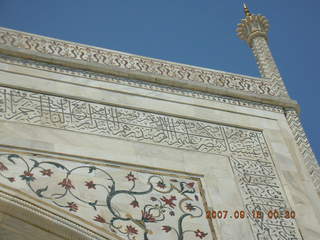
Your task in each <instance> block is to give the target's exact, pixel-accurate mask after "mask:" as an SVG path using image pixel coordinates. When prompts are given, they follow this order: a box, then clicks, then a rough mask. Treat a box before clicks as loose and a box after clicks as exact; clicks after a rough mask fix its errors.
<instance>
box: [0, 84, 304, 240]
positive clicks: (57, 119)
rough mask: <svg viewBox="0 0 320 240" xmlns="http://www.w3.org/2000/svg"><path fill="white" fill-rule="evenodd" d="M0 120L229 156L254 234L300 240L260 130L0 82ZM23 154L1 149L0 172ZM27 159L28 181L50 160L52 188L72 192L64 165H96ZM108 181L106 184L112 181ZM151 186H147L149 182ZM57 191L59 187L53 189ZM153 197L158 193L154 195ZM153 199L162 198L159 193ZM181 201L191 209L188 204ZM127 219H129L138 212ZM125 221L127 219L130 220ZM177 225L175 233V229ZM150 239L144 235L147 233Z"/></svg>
mask: <svg viewBox="0 0 320 240" xmlns="http://www.w3.org/2000/svg"><path fill="white" fill-rule="evenodd" d="M0 119H1V120H3V121H15V122H21V123H27V124H32V125H39V126H45V127H53V128H59V129H63V130H71V131H77V132H80V133H90V134H97V135H101V136H106V137H116V138H122V139H126V140H132V141H139V142H144V143H152V144H159V145H163V146H166V147H173V148H180V149H185V150H191V151H200V152H206V153H214V154H221V155H224V156H226V155H227V156H230V164H231V166H232V169H233V172H234V174H235V175H236V176H237V179H238V184H239V188H240V190H241V196H242V199H243V202H244V204H245V207H246V213H247V214H248V216H249V221H250V223H251V227H252V229H253V233H254V236H255V239H257V240H260V239H265V240H274V239H277V240H280V239H281V240H292V239H296V240H299V239H301V237H300V234H299V231H298V229H297V226H296V223H295V220H294V219H291V218H289V219H287V218H285V217H284V216H283V214H284V213H285V212H286V211H291V210H292V209H291V208H290V206H289V204H288V202H287V200H286V196H285V194H284V191H283V189H282V186H281V184H280V181H279V177H278V175H277V173H276V171H275V169H274V166H273V162H272V158H271V154H270V151H269V150H268V147H267V143H266V141H265V139H264V137H263V134H262V132H260V131H254V130H249V129H243V128H236V127H231V126H225V125H221V124H213V123H208V122H201V121H196V120H190V119H184V118H177V117H172V116H168V115H160V114H155V113H150V112H144V111H138V110H132V109H126V108H120V107H114V106H109V105H106V104H104V105H103V104H96V103H91V102H85V101H81V100H76V99H71V98H65V97H58V96H51V95H46V94H40V93H33V92H29V91H22V90H17V89H10V88H4V87H1V88H0ZM214 154H212V156H213V157H214ZM25 158H30V157H28V156H27V157H25V156H21V155H18V156H13V157H12V156H11V157H9V156H8V155H4V160H3V161H4V162H2V164H3V166H2V171H3V174H5V171H7V169H9V168H8V166H7V165H6V164H11V165H12V166H13V167H14V165H15V163H13V162H12V161H10V159H11V160H13V161H14V162H16V161H18V160H19V161H20V160H21V159H25ZM32 159H33V160H31V158H30V159H29V160H30V161H29V160H28V161H29V163H28V164H29V165H28V164H25V165H26V166H27V165H28V166H29V167H27V169H26V170H24V171H22V173H21V175H20V178H21V180H23V181H29V182H31V181H32V180H35V179H34V178H36V179H37V178H39V177H42V176H44V175H41V174H44V173H46V174H51V172H53V170H52V169H51V168H49V165H50V164H51V165H52V166H51V165H50V167H53V168H57V170H59V171H62V172H63V171H65V174H67V175H65V177H63V178H61V179H62V180H61V179H60V180H61V181H59V182H58V183H57V184H56V185H55V188H54V189H56V190H58V189H60V188H63V187H64V188H68V189H66V190H70V191H73V190H74V189H76V188H78V187H76V185H74V184H73V181H72V179H71V177H72V174H71V172H73V171H75V172H76V170H72V169H82V170H81V171H85V169H86V170H87V172H89V173H90V171H92V172H93V171H98V170H97V169H94V168H93V167H91V168H90V166H83V167H80V166H73V167H66V168H64V167H60V166H62V165H63V163H62V162H61V163H59V164H58V163H56V165H55V164H54V163H55V162H56V161H55V160H52V161H51V160H50V162H51V163H50V164H49V163H48V161H47V160H45V159H38V160H37V159H35V158H32ZM21 161H22V163H23V162H24V161H26V162H27V160H26V159H25V160H21ZM42 161H44V162H45V163H43V164H44V165H46V166H45V167H43V169H41V170H40V169H39V171H43V173H42V172H41V174H40V173H39V174H40V175H39V176H36V175H35V173H33V172H31V171H30V169H31V168H32V166H33V167H34V168H39V167H40V166H41V165H42V163H41V162H42ZM48 164H49V165H48ZM49 169H51V171H49ZM66 169H67V170H66ZM77 171H78V170H77ZM101 174H103V172H101ZM5 176H6V177H4V180H6V181H7V183H9V182H11V181H10V180H13V179H11V177H12V176H9V175H8V176H7V175H5ZM126 176H127V178H128V179H131V180H135V178H141V179H142V178H143V177H142V176H139V177H137V176H138V175H136V174H135V173H133V171H132V172H128V173H127V175H126ZM45 177H47V175H45ZM42 178H43V177H42ZM110 179H111V177H110ZM159 179H160V178H159ZM85 181H87V183H86V184H87V185H85V186H82V188H83V187H88V188H89V186H90V187H91V188H94V187H93V186H95V184H96V183H95V180H94V179H92V180H90V179H89V180H85ZM91 181H92V182H91ZM110 181H111V184H112V180H110ZM159 181H160V180H159ZM159 181H158V182H159ZM129 182H130V181H129ZM145 183H148V184H149V185H150V184H151V182H150V181H148V180H147V179H145ZM32 184H33V183H32ZM52 184H54V182H52ZM186 184H188V182H186ZM151 185H152V184H151ZM151 185H150V186H149V187H150V188H151ZM163 185H166V186H167V182H165V181H164V180H163V182H161V181H160V183H159V184H156V186H157V187H159V188H161V186H163ZM182 185H183V184H182ZM30 186H33V185H30ZM36 186H37V188H33V189H34V191H32V192H34V194H36V195H37V196H39V195H40V196H39V197H41V196H45V192H46V191H47V190H48V189H49V187H48V189H46V186H43V185H41V187H40V185H39V186H38V185H36ZM152 186H153V185H152ZM73 187H74V188H73ZM154 187H155V186H153V187H152V189H153V188H154ZM131 188H132V186H131ZM178 189H179V188H178ZM60 190H61V189H60ZM153 190H155V189H153ZM180 190H181V189H180ZM126 191H129V192H130V191H134V190H133V188H132V189H130V187H129V190H128V189H127V190H126ZM146 191H147V190H146ZM183 191H184V190H183ZM54 194H55V193H54ZM57 194H64V193H61V192H59V193H57ZM77 194H79V193H77ZM129 195H130V194H129ZM75 196H78V195H75ZM176 198H177V197H176ZM79 199H82V198H79ZM79 199H77V200H79ZM157 199H158V200H159V198H157ZM170 199H171V200H170ZM177 199H178V198H177ZM82 200H83V199H82ZM135 200H136V201H137V202H138V204H139V206H140V202H139V200H138V199H132V202H131V203H132V204H130V205H132V206H134V205H137V203H136V202H135ZM50 201H52V199H50ZM84 201H87V200H84ZM160 201H162V200H161V199H160ZM163 201H164V202H168V204H169V202H170V203H171V202H174V200H173V198H171V195H170V196H169V195H168V196H166V197H165V198H164V197H163ZM133 202H134V203H133ZM82 203H83V202H82ZM85 203H87V204H89V203H90V204H91V205H93V206H92V208H94V207H96V205H95V204H97V203H98V202H95V199H92V200H90V201H87V202H85ZM54 204H55V203H54ZM59 204H60V205H61V207H62V208H65V209H67V210H69V211H70V212H74V211H73V210H78V209H79V206H78V205H77V204H76V203H75V200H71V199H69V200H68V201H67V202H64V203H59ZM75 204H76V205H75ZM90 204H89V205H90ZM158 206H159V204H158ZM188 206H189V205H188ZM192 206H193V205H192ZM188 208H189V209H191V206H189V207H188ZM70 209H71V210H70ZM187 210H188V209H187ZM275 210H276V211H278V212H279V214H282V215H281V216H282V217H281V218H280V219H270V217H268V216H267V214H268V213H269V212H270V211H275ZM118 211H119V210H118V209H117V210H115V211H114V213H115V214H118V213H119V212H118ZM252 211H260V212H261V213H263V216H264V217H262V218H259V219H256V218H255V217H254V216H252V215H250V214H252ZM121 216H122V215H121ZM131 216H133V215H131ZM142 216H143V215H142ZM100 217H102V218H100ZM100 217H99V216H97V218H96V219H97V220H94V221H98V220H99V221H106V218H104V217H103V216H102V215H101V214H100ZM127 218H129V217H127ZM102 219H104V220H102ZM134 219H135V221H136V220H137V219H138V218H134ZM146 219H147V218H146ZM138 220H139V219H138ZM138 220H137V223H140V225H141V226H144V227H145V229H148V228H147V227H146V226H145V225H146V222H145V223H144V224H143V223H142V222H141V221H142V220H141V219H140V220H139V221H140V222H139V221H138ZM99 221H98V222H99ZM132 221H133V220H132ZM164 226H165V227H163V229H162V230H163V231H164V232H165V233H166V232H167V231H168V233H169V231H171V229H173V228H172V226H171V225H164ZM132 227H134V226H133V225H132ZM129 228H130V229H129ZM136 230H137V228H136V227H135V230H134V229H133V228H131V227H128V228H126V229H125V230H122V231H123V232H125V233H126V234H128V233H129V232H131V233H132V234H134V233H135V232H136ZM149 230H150V229H148V231H144V233H146V232H149ZM197 230H198V229H196V230H192V231H193V232H194V234H195V235H197V234H198V236H200V235H202V236H203V237H205V236H206V235H205V234H206V233H208V230H205V231H204V230H201V229H200V228H199V231H197ZM179 231H180V230H179ZM179 231H178V235H179V234H180V235H181V233H180V232H179ZM190 231H191V230H190ZM174 232H175V231H174V230H173V231H172V232H170V234H173V235H174ZM182 232H183V231H182ZM139 233H140V231H139ZM196 237H197V236H196ZM150 239H152V238H151V237H150ZM166 239H168V238H166ZM173 239H175V238H173ZM177 239H180V238H177Z"/></svg>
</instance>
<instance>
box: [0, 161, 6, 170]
mask: <svg viewBox="0 0 320 240" xmlns="http://www.w3.org/2000/svg"><path fill="white" fill-rule="evenodd" d="M6 170H8V168H7V167H6V166H5V165H4V164H3V163H1V162H0V171H6Z"/></svg>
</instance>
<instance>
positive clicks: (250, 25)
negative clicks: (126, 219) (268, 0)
mask: <svg viewBox="0 0 320 240" xmlns="http://www.w3.org/2000/svg"><path fill="white" fill-rule="evenodd" d="M245 14H246V17H245V18H244V19H242V20H241V23H240V24H238V28H237V33H238V36H239V38H240V39H241V40H245V41H246V42H247V43H248V44H249V46H250V47H251V48H252V50H253V53H254V55H255V57H256V60H257V64H258V67H259V70H260V74H261V76H262V77H263V78H266V79H270V80H271V81H272V82H273V83H274V87H275V88H277V89H278V91H279V94H278V96H281V97H289V95H288V92H287V89H286V87H285V85H284V82H283V80H282V78H281V75H280V72H279V69H278V67H277V65H276V63H275V61H274V59H273V56H272V53H271V51H270V48H269V45H268V31H269V22H268V20H267V18H266V17H264V16H261V15H254V14H251V13H250V12H249V10H248V8H247V7H246V6H245Z"/></svg>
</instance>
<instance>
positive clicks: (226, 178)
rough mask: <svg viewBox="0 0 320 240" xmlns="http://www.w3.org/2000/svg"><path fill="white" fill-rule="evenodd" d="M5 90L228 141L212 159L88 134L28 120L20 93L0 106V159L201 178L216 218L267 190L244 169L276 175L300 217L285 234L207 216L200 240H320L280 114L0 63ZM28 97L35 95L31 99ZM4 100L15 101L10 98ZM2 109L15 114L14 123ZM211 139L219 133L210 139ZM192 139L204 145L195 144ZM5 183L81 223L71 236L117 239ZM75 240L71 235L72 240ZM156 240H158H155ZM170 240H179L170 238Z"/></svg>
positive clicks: (313, 202) (308, 186)
mask: <svg viewBox="0 0 320 240" xmlns="http://www.w3.org/2000/svg"><path fill="white" fill-rule="evenodd" d="M0 85H1V86H2V87H8V88H7V89H6V93H9V92H10V91H12V90H10V89H19V90H25V91H27V92H28V95H27V96H28V97H31V96H33V97H34V98H38V99H39V94H38V93H42V94H44V95H42V96H44V97H45V96H47V95H50V96H56V98H55V99H58V100H60V99H61V98H59V97H65V98H68V99H69V98H70V99H77V100H81V101H80V102H81V103H87V102H91V103H92V104H96V105H99V106H113V107H121V108H122V109H126V108H127V109H134V110H136V111H133V112H135V113H137V112H140V113H141V112H147V113H149V112H150V113H154V114H157V116H163V117H164V118H165V119H182V120H185V121H188V122H189V123H190V124H192V123H198V122H199V123H201V126H205V127H211V128H216V129H218V130H219V131H221V135H219V134H220V133H218V138H219V139H220V138H221V139H222V142H223V143H225V144H226V150H225V151H224V150H221V151H217V150H212V151H208V150H202V148H197V147H195V148H192V147H191V148H190V144H189V147H183V146H186V144H182V143H181V146H179V145H173V146H171V145H170V144H171V143H172V142H170V141H169V142H166V143H165V144H162V143H160V144H159V143H157V142H154V141H153V142H152V141H147V140H145V141H144V140H143V141H142V140H141V139H140V140H139V139H138V138H137V137H130V136H128V137H125V136H124V135H123V136H120V137H119V136H117V135H112V134H99V133H97V132H88V131H86V130H83V129H81V128H80V126H79V125H78V128H72V129H70V128H66V127H65V125H63V124H58V123H56V124H51V125H50V121H49V120H48V119H44V118H39V117H38V116H35V115H32V114H31V115H30V111H28V108H32V107H34V105H33V104H32V103H30V102H28V101H24V100H21V99H23V98H24V97H25V95H24V93H26V92H23V91H16V93H17V94H18V93H19V94H21V99H19V97H17V96H15V97H14V98H13V99H11V100H10V99H4V98H3V97H2V98H1V100H2V102H1V106H4V104H5V103H6V104H13V105H15V106H11V105H10V106H9V105H8V106H6V107H2V114H1V116H0V118H1V119H0V136H1V137H0V145H1V147H2V151H3V152H4V151H15V152H16V153H17V154H27V153H25V152H29V153H38V154H39V153H41V154H44V155H48V156H50V157H51V158H53V159H54V158H60V157H62V158H67V159H69V160H75V161H86V162H90V164H91V163H92V164H96V165H99V164H113V165H117V166H121V167H123V168H130V169H136V170H138V171H146V172H159V173H160V174H163V175H172V174H173V175H177V176H179V177H181V178H188V177H190V176H192V177H195V178H198V179H199V181H200V182H201V185H202V186H203V190H204V194H203V196H202V197H203V199H202V200H201V201H202V202H203V204H202V207H203V209H204V210H206V204H207V207H208V209H210V210H227V211H228V212H229V213H233V212H234V211H235V210H239V211H241V210H245V211H246V210H247V209H250V208H248V203H249V202H248V201H249V200H248V199H249V198H250V194H251V193H252V192H251V193H250V192H247V191H248V189H249V188H246V186H247V185H248V183H251V182H252V184H253V186H257V184H256V185H255V184H254V183H255V182H254V181H260V182H259V183H260V184H261V181H262V180H263V181H266V178H264V179H263V176H262V177H261V176H260V178H253V177H252V178H251V179H247V173H246V172H245V170H246V169H247V170H248V171H256V172H259V171H260V172H261V171H262V172H263V173H264V174H266V175H267V174H270V176H271V177H272V179H273V180H272V181H270V182H265V183H266V184H267V185H268V184H269V185H273V186H275V187H276V188H277V189H276V192H277V193H276V194H274V195H273V196H275V197H279V198H281V199H280V200H281V201H282V203H284V204H285V208H286V209H288V210H290V211H291V210H293V211H295V213H296V218H295V219H289V220H288V219H285V220H283V219H282V220H277V221H274V222H276V223H277V224H278V226H275V227H271V225H272V223H274V222H272V221H271V220H270V219H268V218H267V217H266V218H265V219H264V221H263V222H262V221H260V220H257V219H253V218H245V219H234V218H227V219H213V220H209V222H208V221H207V219H205V216H203V219H202V220H203V221H204V222H206V223H205V224H207V226H206V227H205V229H206V233H208V235H206V236H203V239H211V238H213V239H214V238H215V237H214V235H215V236H216V238H217V239H219V240H229V239H230V240H231V239H232V240H233V239H246V240H251V239H252V240H256V239H261V238H262V237H264V238H262V239H268V240H269V239H270V240H273V239H282V238H281V237H280V235H279V234H282V233H283V232H284V230H283V229H286V227H283V225H285V226H287V228H288V229H290V231H289V230H288V231H287V232H286V235H285V238H284V239H288V240H289V239H302V238H303V239H314V240H316V239H319V238H320V230H319V228H318V226H319V224H320V217H319V216H320V206H319V197H318V196H317V194H316V191H315V189H314V187H313V185H312V181H311V179H310V176H309V174H308V173H307V171H306V170H305V168H304V166H303V164H302V161H301V155H300V153H299V150H298V148H297V146H296V144H295V142H294V138H293V135H292V133H291V131H290V128H289V126H288V124H287V121H286V118H285V116H284V114H283V113H282V112H281V110H278V109H276V110H273V111H269V110H264V109H267V108H265V107H261V108H257V107H245V106H243V105H239V104H236V102H235V104H231V103H230V101H229V102H226V103H223V102H221V101H214V100H209V99H200V98H194V97H188V96H182V95H177V94H170V93H168V92H163V91H156V90H147V89H141V88H137V87H131V86H128V85H121V84H117V83H111V82H107V81H99V80H93V79H87V78H85V77H75V76H72V75H68V74H63V73H61V72H59V73H58V72H53V71H45V70H39V69H33V68H30V67H26V66H21V65H20V66H18V65H14V64H8V63H4V62H0ZM9 88H10V89H9ZM3 89H4V88H2V90H3ZM30 91H31V92H34V93H36V94H33V95H32V94H30ZM2 93H3V91H2ZM19 94H18V95H19ZM2 96H3V95H2ZM6 96H7V97H8V98H9V97H10V94H9V95H6ZM52 98H54V97H52ZM19 104H20V105H19ZM38 106H40V105H38ZM5 108H6V109H7V110H5ZM269 108H271V107H269ZM5 111H11V115H10V114H8V112H6V113H5ZM13 111H17V112H19V111H20V115H19V114H18V115H15V114H13ZM34 111H35V112H36V111H39V109H36V110H34ZM33 117H35V118H33ZM37 117H38V118H37ZM146 126H147V124H146ZM160 130H161V129H160ZM162 130H163V129H162ZM207 134H209V135H210V134H213V133H210V131H209V133H207ZM194 139H195V140H199V139H197V138H196V137H195V136H194ZM211 143H212V142H211ZM214 144H216V142H214V143H213V145H214ZM213 149H215V148H213ZM249 160H250V161H252V164H250V162H249ZM245 165H246V166H248V167H247V168H243V167H242V166H245ZM19 171H22V170H21V169H20V170H17V173H16V174H17V176H16V177H17V178H21V177H19V175H20V172H19ZM4 172H5V171H3V172H0V173H4ZM18 172H19V173H18ZM18 174H19V175H18ZM245 180H247V182H246V181H245ZM0 183H1V185H0V189H1V191H3V192H7V193H8V194H10V196H11V197H10V198H11V199H14V198H15V197H16V198H19V199H24V200H25V201H27V202H30V203H32V204H34V205H35V206H34V208H37V207H39V208H45V209H46V210H48V211H50V212H54V214H56V215H57V217H63V218H64V220H63V221H60V223H59V224H60V225H61V224H62V225H66V223H68V221H70V222H73V223H77V224H80V225H82V226H83V229H81V228H80V227H76V226H72V227H71V228H73V229H76V231H78V232H80V234H82V236H83V238H90V237H92V238H93V239H99V238H101V239H103V238H105V239H108V237H109V238H110V239H112V238H115V239H116V236H113V235H110V234H109V233H108V232H106V230H105V229H103V228H102V229H101V228H96V227H95V226H92V225H90V224H88V223H87V222H86V221H84V219H85V215H86V214H84V215H82V216H76V215H72V214H65V213H62V212H61V211H60V210H58V209H57V208H56V206H53V205H52V204H50V203H49V202H46V203H45V202H44V201H43V200H41V199H40V198H38V197H37V195H36V194H34V193H33V192H32V191H31V192H28V191H27V190H23V188H24V187H25V186H24V187H22V185H21V187H19V186H16V187H12V186H11V187H10V184H9V183H10V181H8V180H6V181H4V180H1V179H0ZM256 183H257V182H256ZM259 189H260V190H261V189H262V190H266V188H256V189H251V191H253V192H254V193H259ZM18 190H19V191H18ZM199 191H200V190H199ZM269 193H270V192H269ZM261 194H265V192H264V193H262V192H261ZM271 195H272V193H270V196H271ZM0 199H2V198H0ZM273 200H274V201H275V199H273ZM2 201H4V200H2ZM249 205H250V204H249ZM44 206H45V207H44ZM257 206H258V205H257ZM259 206H260V205H259ZM261 206H262V205H261ZM1 211H5V209H2V210H1ZM39 212H40V211H39ZM71 213H72V212H71ZM12 214H14V211H12ZM39 214H40V213H39ZM33 217H34V218H35V216H33ZM210 222H211V223H212V225H213V229H214V230H213V232H214V233H211V232H209V231H211V229H210V224H211V223H210ZM59 224H58V223H57V224H56V225H57V226H56V227H52V228H51V229H50V231H53V232H54V231H60V232H61V228H59V227H58V226H60V225H59ZM259 224H260V225H259ZM261 224H262V225H263V226H262V227H261ZM264 224H265V225H264ZM268 224H269V225H268ZM59 229H60V230H59ZM84 229H85V230H84ZM268 230H270V231H269V232H268ZM88 231H89V232H90V231H94V232H96V233H97V234H98V235H97V236H98V237H97V236H94V237H93V236H92V234H93V233H90V234H87V233H86V232H88ZM300 233H301V235H302V238H301V236H300ZM68 236H70V235H68ZM68 236H64V237H66V238H68ZM110 236H111V237H110ZM150 236H151V235H150ZM154 236H156V235H154ZM161 236H162V235H161ZM190 236H191V235H190ZM192 237H193V238H191V237H189V238H187V239H200V237H199V236H198V237H197V235H196V234H195V233H193V235H192ZM137 239H141V238H137ZM150 239H160V238H152V236H151V237H150ZM167 239H169V238H167ZM170 239H171V238H170ZM172 239H175V238H174V237H172Z"/></svg>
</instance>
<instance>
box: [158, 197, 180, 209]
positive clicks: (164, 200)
mask: <svg viewBox="0 0 320 240" xmlns="http://www.w3.org/2000/svg"><path fill="white" fill-rule="evenodd" d="M160 199H161V200H162V201H163V202H164V203H165V204H166V205H169V206H170V207H172V208H174V207H175V206H176V204H175V203H174V202H173V201H175V200H177V198H176V197H175V196H171V197H170V198H169V199H167V198H166V197H162V198H160Z"/></svg>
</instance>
